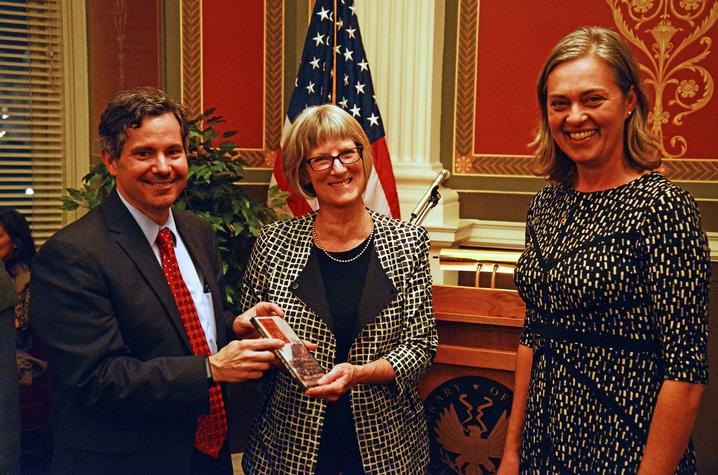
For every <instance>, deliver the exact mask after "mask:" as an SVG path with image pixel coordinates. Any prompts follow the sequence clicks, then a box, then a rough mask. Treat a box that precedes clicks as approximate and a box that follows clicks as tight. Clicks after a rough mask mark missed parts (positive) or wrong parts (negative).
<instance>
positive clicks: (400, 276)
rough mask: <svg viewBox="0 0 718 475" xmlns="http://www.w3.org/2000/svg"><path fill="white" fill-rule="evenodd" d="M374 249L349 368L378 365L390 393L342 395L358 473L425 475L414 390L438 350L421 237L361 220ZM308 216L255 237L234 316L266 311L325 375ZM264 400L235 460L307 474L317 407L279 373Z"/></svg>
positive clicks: (253, 468)
mask: <svg viewBox="0 0 718 475" xmlns="http://www.w3.org/2000/svg"><path fill="white" fill-rule="evenodd" d="M370 213H371V218H372V220H373V222H374V246H373V250H372V254H371V256H370V259H369V268H368V271H367V276H366V283H365V286H364V291H363V293H362V296H361V299H360V303H359V311H358V315H359V316H358V318H359V322H358V324H357V328H358V332H357V335H356V338H355V340H354V343H353V345H352V347H351V349H350V351H349V357H348V362H349V363H352V364H355V365H362V364H367V363H370V362H372V361H375V360H377V359H380V358H384V359H385V360H387V361H388V362H389V363H390V364H391V365H392V367H393V369H394V372H395V374H396V379H395V381H394V382H393V383H392V384H387V385H379V384H377V385H374V384H362V385H358V386H355V387H354V388H353V389H352V390H351V392H350V394H351V407H352V413H353V415H354V421H355V426H356V433H357V439H358V445H359V451H360V453H361V458H362V462H363V466H364V471H365V472H366V473H373V474H387V473H402V474H404V473H406V474H409V473H424V472H425V468H426V465H427V463H428V458H429V443H428V437H427V427H426V422H425V420H424V411H423V405H422V402H421V399H420V398H419V394H418V391H417V380H418V379H419V377H420V376H421V374H422V373H423V372H424V370H425V369H426V368H427V367H428V366H429V365H430V364H431V361H432V359H433V357H434V354H435V351H436V346H437V342H438V339H437V334H436V324H435V320H434V312H433V310H432V304H431V273H430V270H429V245H430V243H429V237H428V234H427V232H426V230H424V228H421V227H419V226H415V225H411V224H408V223H405V222H403V221H399V220H396V219H392V218H388V217H386V216H384V215H381V214H378V213H374V212H370ZM315 216H316V213H310V214H308V215H305V216H302V217H299V218H295V219H292V220H287V221H279V222H276V223H272V224H270V225H268V226H266V227H265V228H264V229H263V230H262V234H261V235H260V237H259V239H258V241H257V243H256V245H255V247H254V250H253V252H252V257H251V259H250V263H249V266H248V268H247V271H246V274H245V278H244V283H243V288H242V307H243V308H245V309H247V308H250V307H251V306H253V305H254V304H256V303H257V302H259V301H263V300H265V301H271V302H275V303H276V304H277V305H279V306H280V307H282V308H283V309H284V311H285V318H286V320H287V321H288V322H289V324H290V325H291V326H292V328H293V329H294V330H295V331H296V333H297V335H299V337H300V338H303V339H305V340H307V341H311V342H316V343H318V344H319V348H318V349H317V350H316V351H315V352H314V355H315V357H316V358H317V360H318V361H319V363H320V364H321V365H322V367H323V368H324V369H325V370H327V371H328V370H330V369H331V368H332V367H333V365H334V357H335V348H336V341H335V338H334V335H333V333H332V328H333V322H332V318H331V314H330V312H329V306H328V303H327V299H326V295H325V290H324V289H325V288H324V284H323V281H322V276H321V271H320V269H319V263H318V259H317V255H316V254H315V253H316V252H317V249H316V248H315V247H314V246H313V244H312V230H313V227H314V219H315ZM265 383H266V384H265V393H264V397H263V400H262V402H261V405H260V409H259V413H258V416H257V419H256V421H255V425H254V427H253V430H252V434H251V437H250V442H249V446H248V448H247V450H246V452H245V455H244V458H243V465H244V470H245V472H246V473H248V474H250V475H252V474H310V473H313V472H314V468H315V464H316V461H317V455H318V450H319V443H320V437H321V433H322V427H323V422H324V413H325V409H326V402H324V401H321V400H317V399H313V398H309V397H307V396H305V395H304V394H303V391H302V390H301V387H300V386H299V385H298V384H297V383H296V382H295V381H294V380H293V379H292V378H291V377H290V376H289V375H288V374H287V373H286V372H284V371H273V372H271V373H268V374H267V375H266V376H265Z"/></svg>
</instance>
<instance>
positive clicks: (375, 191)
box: [270, 0, 399, 218]
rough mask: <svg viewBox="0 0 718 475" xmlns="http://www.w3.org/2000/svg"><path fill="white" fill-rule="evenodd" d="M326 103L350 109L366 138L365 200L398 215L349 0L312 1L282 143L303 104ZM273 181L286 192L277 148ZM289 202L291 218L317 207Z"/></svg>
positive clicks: (295, 200) (381, 128) (391, 175)
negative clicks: (368, 171)
mask: <svg viewBox="0 0 718 475" xmlns="http://www.w3.org/2000/svg"><path fill="white" fill-rule="evenodd" d="M335 9H336V10H335ZM328 102H329V103H333V104H336V105H338V106H340V107H342V108H344V110H346V111H347V112H349V113H350V114H351V115H352V116H353V117H354V118H355V119H356V120H357V121H358V122H359V123H360V124H361V126H362V127H363V129H364V131H365V132H366V134H367V136H368V137H369V142H370V143H371V149H372V155H373V165H374V168H373V170H372V173H371V176H370V177H369V180H368V182H367V187H366V191H365V192H364V202H365V203H366V205H367V206H368V207H369V208H371V209H373V210H374V211H378V212H380V213H383V214H386V215H389V216H393V217H395V218H399V198H398V196H397V193H396V183H395V182H394V172H393V171H392V168H391V160H390V158H389V149H388V148H387V146H386V140H385V139H384V126H383V123H382V120H381V114H380V113H379V108H378V107H377V104H376V98H375V96H374V87H373V85H372V81H371V74H370V72H369V64H368V63H367V60H366V54H364V46H363V45H362V41H361V34H360V33H359V21H358V20H357V16H356V12H355V10H354V1H353V0H317V1H316V3H315V6H314V11H313V12H312V18H311V22H310V24H309V30H308V31H307V39H306V40H305V42H304V52H303V54H302V62H301V64H300V66H299V73H298V74H297V79H296V81H295V83H294V93H293V94H292V99H291V101H290V103H289V111H288V117H287V120H286V122H285V124H284V130H283V133H282V142H284V139H285V137H286V135H287V134H288V132H289V127H290V126H291V123H292V122H293V121H294V119H295V118H296V117H297V116H298V115H299V114H300V113H301V112H302V111H303V110H304V109H305V108H307V107H309V106H314V105H319V104H326V103H328ZM273 184H277V185H279V188H280V189H281V190H282V191H290V189H289V185H288V184H287V181H286V179H285V178H284V173H283V171H282V154H281V150H280V151H279V153H277V158H276V160H275V162H274V172H273V174H272V182H271V183H270V185H273ZM287 205H288V207H289V211H290V212H291V214H293V215H294V216H299V215H302V214H305V213H307V212H309V211H311V210H312V209H316V208H317V203H316V200H311V201H307V200H305V199H304V198H302V197H301V196H299V195H295V194H291V195H290V196H289V198H288V200H287Z"/></svg>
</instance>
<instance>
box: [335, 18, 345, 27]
mask: <svg viewBox="0 0 718 475" xmlns="http://www.w3.org/2000/svg"><path fill="white" fill-rule="evenodd" d="M343 26H344V22H343V21H342V19H341V18H340V19H338V20H337V30H341V29H342V27H343Z"/></svg>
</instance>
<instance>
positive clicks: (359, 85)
mask: <svg viewBox="0 0 718 475" xmlns="http://www.w3.org/2000/svg"><path fill="white" fill-rule="evenodd" d="M364 86H366V84H362V83H361V82H360V81H357V83H356V84H354V87H355V88H356V89H357V95H359V94H364Z"/></svg>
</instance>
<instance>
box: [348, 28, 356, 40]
mask: <svg viewBox="0 0 718 475" xmlns="http://www.w3.org/2000/svg"><path fill="white" fill-rule="evenodd" d="M356 31H357V30H356V28H347V29H346V32H347V35H349V38H354V33H356Z"/></svg>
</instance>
